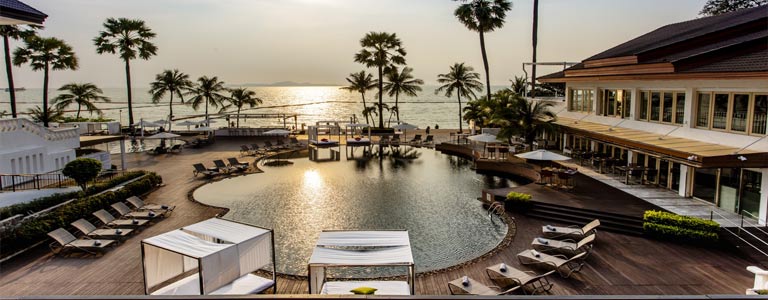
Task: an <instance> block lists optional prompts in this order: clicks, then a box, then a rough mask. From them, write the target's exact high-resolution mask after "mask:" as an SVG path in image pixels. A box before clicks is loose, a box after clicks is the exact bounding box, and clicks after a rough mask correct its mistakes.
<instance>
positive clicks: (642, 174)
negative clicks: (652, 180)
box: [624, 167, 647, 185]
mask: <svg viewBox="0 0 768 300" xmlns="http://www.w3.org/2000/svg"><path fill="white" fill-rule="evenodd" d="M646 170H647V168H645V167H626V173H627V174H626V179H625V180H624V183H625V184H627V185H630V183H629V178H630V177H631V176H632V173H633V172H634V171H640V184H645V171H646Z"/></svg>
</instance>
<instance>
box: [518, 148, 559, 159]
mask: <svg viewBox="0 0 768 300" xmlns="http://www.w3.org/2000/svg"><path fill="white" fill-rule="evenodd" d="M515 156H517V157H519V158H525V159H533V160H549V161H553V160H556V161H557V160H569V159H571V158H570V157H568V156H563V155H560V154H557V153H554V152H550V151H547V150H535V151H531V152H525V153H520V154H517V155H515Z"/></svg>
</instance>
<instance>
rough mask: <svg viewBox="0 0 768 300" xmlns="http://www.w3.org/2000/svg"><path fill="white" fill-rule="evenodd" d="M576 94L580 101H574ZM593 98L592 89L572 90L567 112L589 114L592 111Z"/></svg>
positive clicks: (593, 92)
mask: <svg viewBox="0 0 768 300" xmlns="http://www.w3.org/2000/svg"><path fill="white" fill-rule="evenodd" d="M577 94H580V98H579V100H580V101H578V102H576V101H575V100H576V98H577ZM594 98H595V91H594V90H593V89H579V88H572V89H571V93H570V98H569V101H568V111H572V112H582V113H591V112H592V111H593V110H594V103H595V101H594V100H595V99H594ZM576 104H578V105H576Z"/></svg>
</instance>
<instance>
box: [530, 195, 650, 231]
mask: <svg viewBox="0 0 768 300" xmlns="http://www.w3.org/2000/svg"><path fill="white" fill-rule="evenodd" d="M532 203H533V205H532V207H531V209H529V210H528V211H527V212H526V215H527V216H530V217H534V218H539V219H545V220H550V221H555V222H560V223H565V224H569V225H583V224H586V223H588V222H590V221H592V220H594V219H599V220H600V229H599V230H606V231H612V232H617V233H623V234H631V235H642V234H643V219H642V217H641V216H637V217H634V216H627V215H621V214H616V213H610V212H602V211H596V210H591V209H584V208H577V207H570V206H564V205H558V204H551V203H542V202H536V201H533V202H532Z"/></svg>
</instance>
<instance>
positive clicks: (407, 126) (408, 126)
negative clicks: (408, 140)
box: [392, 122, 419, 140]
mask: <svg viewBox="0 0 768 300" xmlns="http://www.w3.org/2000/svg"><path fill="white" fill-rule="evenodd" d="M392 128H394V129H397V130H402V131H403V140H405V137H406V136H405V133H406V130H408V129H410V130H413V129H419V126H416V125H412V124H408V123H405V122H403V123H400V124H397V125H395V126H392Z"/></svg>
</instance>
